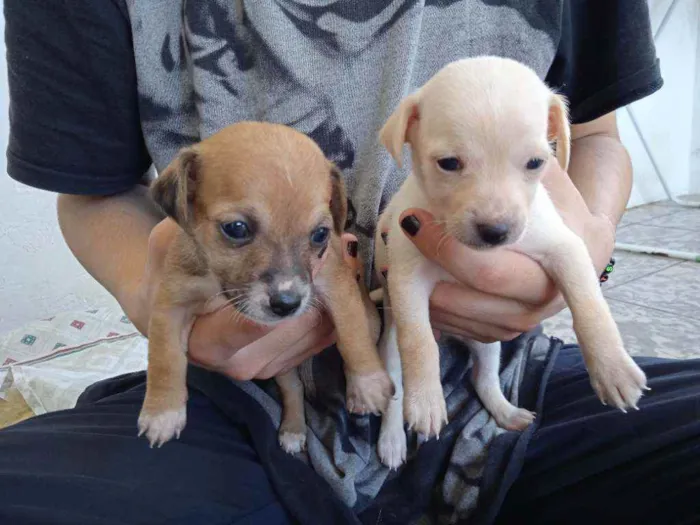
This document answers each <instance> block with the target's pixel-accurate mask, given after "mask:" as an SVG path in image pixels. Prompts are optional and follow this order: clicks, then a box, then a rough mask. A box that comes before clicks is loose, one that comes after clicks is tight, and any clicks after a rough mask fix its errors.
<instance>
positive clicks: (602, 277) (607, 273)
mask: <svg viewBox="0 0 700 525" xmlns="http://www.w3.org/2000/svg"><path fill="white" fill-rule="evenodd" d="M614 269H615V258H614V257H611V258H610V262H609V263H608V265H607V266H606V267H605V269H604V270H603V273H601V274H600V283H601V284H603V283H604V282H606V281H607V280H608V279H609V278H610V274H611V273H612V272H613V270H614Z"/></svg>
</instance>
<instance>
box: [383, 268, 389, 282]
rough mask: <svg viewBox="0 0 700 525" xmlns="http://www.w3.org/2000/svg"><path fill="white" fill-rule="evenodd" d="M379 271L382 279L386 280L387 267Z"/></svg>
mask: <svg viewBox="0 0 700 525" xmlns="http://www.w3.org/2000/svg"><path fill="white" fill-rule="evenodd" d="M381 272H382V277H384V280H385V281H386V276H387V274H388V273H389V269H388V268H383V269H382V271H381Z"/></svg>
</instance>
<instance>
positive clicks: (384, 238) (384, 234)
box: [382, 232, 389, 244]
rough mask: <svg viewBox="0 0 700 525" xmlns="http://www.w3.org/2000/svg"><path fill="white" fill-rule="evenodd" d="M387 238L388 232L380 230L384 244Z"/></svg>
mask: <svg viewBox="0 0 700 525" xmlns="http://www.w3.org/2000/svg"><path fill="white" fill-rule="evenodd" d="M388 238H389V232H382V241H384V244H386V243H387V239H388Z"/></svg>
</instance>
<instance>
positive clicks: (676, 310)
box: [605, 262, 700, 336]
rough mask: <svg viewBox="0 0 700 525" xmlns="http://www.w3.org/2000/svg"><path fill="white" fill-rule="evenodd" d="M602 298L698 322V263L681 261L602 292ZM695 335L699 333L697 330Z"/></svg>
mask: <svg viewBox="0 0 700 525" xmlns="http://www.w3.org/2000/svg"><path fill="white" fill-rule="evenodd" d="M605 295H606V297H608V298H610V299H615V300H618V301H624V302H626V303H632V304H636V305H639V306H645V307H649V308H655V309H658V310H663V311H664V312H667V313H669V314H675V315H678V316H685V317H688V318H691V319H695V320H698V321H700V264H698V263H692V262H688V263H682V264H677V265H675V266H671V267H670V268H666V269H665V270H662V271H660V272H657V273H654V274H652V275H649V276H647V277H643V278H641V279H637V280H635V281H632V282H629V283H627V284H623V285H621V286H617V287H615V288H613V289H610V290H606V291H605ZM696 335H699V336H700V332H698V333H697V334H696Z"/></svg>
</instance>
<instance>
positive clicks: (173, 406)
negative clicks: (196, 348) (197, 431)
mask: <svg viewBox="0 0 700 525" xmlns="http://www.w3.org/2000/svg"><path fill="white" fill-rule="evenodd" d="M193 322H194V316H193V315H192V313H191V311H190V310H189V309H188V308H187V307H185V306H175V305H159V306H156V308H155V309H154V311H153V313H152V314H151V320H150V323H149V325H148V373H147V376H146V397H145V399H144V402H143V407H142V408H141V413H140V415H139V420H138V428H139V436H140V435H142V434H146V437H147V438H148V441H149V442H150V443H151V447H153V446H154V445H155V446H157V447H160V446H161V445H163V444H164V443H166V442H167V441H170V440H171V439H172V438H173V437H175V438H179V437H180V432H182V430H183V429H184V428H185V423H186V421H187V413H186V406H187V337H188V335H189V332H190V328H191V327H192V323H193Z"/></svg>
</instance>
